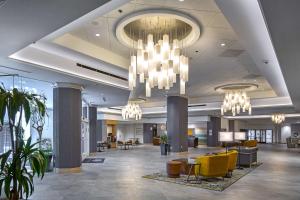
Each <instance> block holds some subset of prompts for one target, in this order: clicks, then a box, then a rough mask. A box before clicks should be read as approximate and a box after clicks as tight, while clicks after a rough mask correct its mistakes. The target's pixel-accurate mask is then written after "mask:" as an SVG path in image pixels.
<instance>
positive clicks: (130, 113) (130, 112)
mask: <svg viewBox="0 0 300 200" xmlns="http://www.w3.org/2000/svg"><path fill="white" fill-rule="evenodd" d="M122 117H123V119H125V120H128V119H135V120H140V119H142V109H141V108H140V106H139V104H137V103H135V102H130V101H129V102H128V104H127V105H126V106H125V107H124V108H123V109H122Z"/></svg>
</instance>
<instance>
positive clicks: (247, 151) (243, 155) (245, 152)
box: [237, 147, 258, 167]
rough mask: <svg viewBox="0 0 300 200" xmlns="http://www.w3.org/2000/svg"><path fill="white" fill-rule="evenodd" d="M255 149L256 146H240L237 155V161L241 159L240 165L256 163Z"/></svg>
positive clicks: (256, 149)
mask: <svg viewBox="0 0 300 200" xmlns="http://www.w3.org/2000/svg"><path fill="white" fill-rule="evenodd" d="M257 151H258V148H257V147H250V148H247V147H243V148H241V149H240V151H239V154H240V155H239V156H238V161H237V163H239V159H241V160H240V165H242V166H249V167H251V166H252V164H253V163H257Z"/></svg>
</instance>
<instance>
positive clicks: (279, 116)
mask: <svg viewBox="0 0 300 200" xmlns="http://www.w3.org/2000/svg"><path fill="white" fill-rule="evenodd" d="M284 121H285V115H284V114H273V115H272V122H274V123H275V124H281V123H283V122H284Z"/></svg>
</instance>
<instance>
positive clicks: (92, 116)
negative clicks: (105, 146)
mask: <svg viewBox="0 0 300 200" xmlns="http://www.w3.org/2000/svg"><path fill="white" fill-rule="evenodd" d="M88 119H89V131H90V132H89V140H90V141H89V143H90V145H89V146H90V153H95V152H96V151H97V136H96V125H97V107H96V106H89V110H88Z"/></svg>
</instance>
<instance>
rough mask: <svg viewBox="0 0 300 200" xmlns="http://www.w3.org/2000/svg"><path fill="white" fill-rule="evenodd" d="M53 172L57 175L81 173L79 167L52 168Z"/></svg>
mask: <svg viewBox="0 0 300 200" xmlns="http://www.w3.org/2000/svg"><path fill="white" fill-rule="evenodd" d="M54 172H55V173H57V174H69V173H80V172H81V167H73V168H54Z"/></svg>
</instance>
